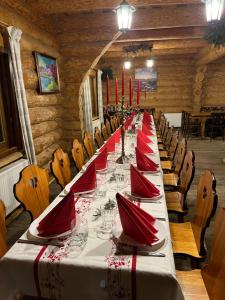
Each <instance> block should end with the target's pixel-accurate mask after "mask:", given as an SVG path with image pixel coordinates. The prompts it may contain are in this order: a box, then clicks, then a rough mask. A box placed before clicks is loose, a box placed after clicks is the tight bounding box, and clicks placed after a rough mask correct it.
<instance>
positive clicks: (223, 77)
mask: <svg viewBox="0 0 225 300" xmlns="http://www.w3.org/2000/svg"><path fill="white" fill-rule="evenodd" d="M201 104H202V106H225V57H224V58H220V59H218V60H216V61H214V62H212V63H210V64H208V68H207V72H206V75H205V80H204V83H203V95H202V103H201Z"/></svg>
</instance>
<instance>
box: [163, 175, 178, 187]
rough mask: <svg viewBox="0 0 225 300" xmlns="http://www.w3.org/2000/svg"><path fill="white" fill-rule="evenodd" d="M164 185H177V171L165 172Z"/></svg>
mask: <svg viewBox="0 0 225 300" xmlns="http://www.w3.org/2000/svg"><path fill="white" fill-rule="evenodd" d="M163 183H164V185H170V186H177V183H178V176H177V174H175V173H170V174H163Z"/></svg>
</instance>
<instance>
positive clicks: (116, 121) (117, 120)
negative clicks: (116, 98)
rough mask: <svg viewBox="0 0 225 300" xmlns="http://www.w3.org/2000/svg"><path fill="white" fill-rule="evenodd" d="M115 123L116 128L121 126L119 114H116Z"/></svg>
mask: <svg viewBox="0 0 225 300" xmlns="http://www.w3.org/2000/svg"><path fill="white" fill-rule="evenodd" d="M114 124H115V127H116V129H117V128H119V126H120V123H119V119H118V117H117V116H114Z"/></svg>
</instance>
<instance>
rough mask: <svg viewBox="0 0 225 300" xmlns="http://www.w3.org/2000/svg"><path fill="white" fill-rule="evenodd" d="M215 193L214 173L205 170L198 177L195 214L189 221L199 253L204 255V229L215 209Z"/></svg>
mask: <svg viewBox="0 0 225 300" xmlns="http://www.w3.org/2000/svg"><path fill="white" fill-rule="evenodd" d="M216 207H217V194H216V179H215V177H214V174H213V173H212V172H211V171H209V170H206V171H205V172H204V174H203V175H202V176H201V177H200V180H199V183H198V187H197V199H196V205H195V214H194V218H193V220H192V222H191V225H192V229H193V232H194V237H195V241H196V244H197V247H198V251H199V254H200V255H202V256H204V255H206V249H205V242H204V239H205V231H206V228H207V227H208V226H209V224H210V221H211V219H212V217H213V215H214V213H215V211H216Z"/></svg>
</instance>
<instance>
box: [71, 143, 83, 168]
mask: <svg viewBox="0 0 225 300" xmlns="http://www.w3.org/2000/svg"><path fill="white" fill-rule="evenodd" d="M72 156H73V160H74V162H75V165H76V167H77V169H78V170H79V171H80V170H81V168H82V167H83V165H84V164H85V160H84V149H83V147H82V145H81V143H79V141H78V140H77V139H74V141H73V148H72Z"/></svg>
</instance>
